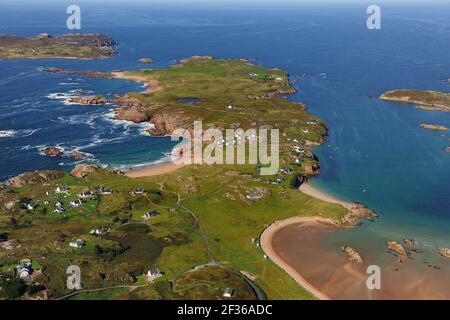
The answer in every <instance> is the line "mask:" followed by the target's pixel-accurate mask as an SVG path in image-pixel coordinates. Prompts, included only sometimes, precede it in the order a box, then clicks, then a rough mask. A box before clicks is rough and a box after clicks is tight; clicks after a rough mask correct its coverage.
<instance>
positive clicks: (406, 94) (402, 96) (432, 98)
mask: <svg viewBox="0 0 450 320" xmlns="http://www.w3.org/2000/svg"><path fill="white" fill-rule="evenodd" d="M380 99H381V100H386V101H395V102H403V103H409V104H416V105H417V106H416V108H417V109H421V110H428V111H442V112H449V111H450V93H444V92H439V91H430V90H427V91H423V90H405V89H402V90H392V91H388V92H385V93H383V94H382V95H381V96H380Z"/></svg>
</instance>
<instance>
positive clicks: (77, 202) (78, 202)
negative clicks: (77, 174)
mask: <svg viewBox="0 0 450 320" xmlns="http://www.w3.org/2000/svg"><path fill="white" fill-rule="evenodd" d="M85 203H86V201H84V200H83V199H77V200H74V201H71V202H70V205H71V206H72V207H73V208H77V207H79V206H81V205H83V204H85Z"/></svg>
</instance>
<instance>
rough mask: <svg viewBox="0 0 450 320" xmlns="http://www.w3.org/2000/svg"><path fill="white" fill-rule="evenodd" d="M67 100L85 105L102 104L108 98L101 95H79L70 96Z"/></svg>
mask: <svg viewBox="0 0 450 320" xmlns="http://www.w3.org/2000/svg"><path fill="white" fill-rule="evenodd" d="M69 102H72V103H78V104H85V105H104V104H107V103H108V99H106V98H105V97H103V96H81V97H73V98H70V99H69Z"/></svg>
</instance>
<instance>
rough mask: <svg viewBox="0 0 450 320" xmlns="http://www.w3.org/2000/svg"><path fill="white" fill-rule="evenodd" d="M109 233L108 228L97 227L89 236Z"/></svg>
mask: <svg viewBox="0 0 450 320" xmlns="http://www.w3.org/2000/svg"><path fill="white" fill-rule="evenodd" d="M108 231H109V228H107V227H99V228H95V229H92V230H91V232H90V233H91V234H93V235H97V236H101V235H103V234H105V233H106V232H108Z"/></svg>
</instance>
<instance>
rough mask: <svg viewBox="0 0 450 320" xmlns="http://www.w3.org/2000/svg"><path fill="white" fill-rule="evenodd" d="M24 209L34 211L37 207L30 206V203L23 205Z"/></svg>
mask: <svg viewBox="0 0 450 320" xmlns="http://www.w3.org/2000/svg"><path fill="white" fill-rule="evenodd" d="M25 208H27V209H28V210H34V209H36V208H37V205H35V204H32V203H27V204H25Z"/></svg>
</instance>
